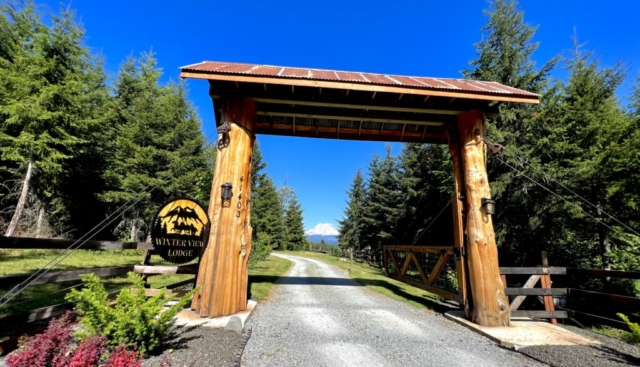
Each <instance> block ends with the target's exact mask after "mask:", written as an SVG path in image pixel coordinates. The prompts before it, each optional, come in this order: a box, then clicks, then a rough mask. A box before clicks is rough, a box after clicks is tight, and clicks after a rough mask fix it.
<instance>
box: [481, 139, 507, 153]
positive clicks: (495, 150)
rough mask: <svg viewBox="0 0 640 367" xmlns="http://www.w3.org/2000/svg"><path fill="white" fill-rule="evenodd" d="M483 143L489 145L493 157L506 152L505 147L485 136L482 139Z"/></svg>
mask: <svg viewBox="0 0 640 367" xmlns="http://www.w3.org/2000/svg"><path fill="white" fill-rule="evenodd" d="M482 141H483V142H484V143H485V144H486V145H487V148H489V150H490V151H491V155H492V156H493V155H498V154H500V153H502V151H503V150H504V145H501V144H496V143H492V142H490V141H489V140H487V138H486V137H484V136H483V137H482Z"/></svg>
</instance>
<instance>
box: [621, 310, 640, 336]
mask: <svg viewBox="0 0 640 367" xmlns="http://www.w3.org/2000/svg"><path fill="white" fill-rule="evenodd" d="M618 317H619V318H621V319H622V321H624V322H626V323H627V325H628V326H629V330H631V336H630V337H629V340H628V341H629V342H631V343H636V344H640V325H639V324H637V323H635V322H631V321H630V320H629V318H628V317H627V316H625V315H623V314H621V313H619V314H618Z"/></svg>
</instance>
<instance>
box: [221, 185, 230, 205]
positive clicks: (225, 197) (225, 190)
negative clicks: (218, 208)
mask: <svg viewBox="0 0 640 367" xmlns="http://www.w3.org/2000/svg"><path fill="white" fill-rule="evenodd" d="M221 187H222V193H221V194H220V197H221V198H222V201H229V200H231V197H232V196H233V193H232V192H231V189H233V185H231V182H225V183H224V184H223V185H222V186H221Z"/></svg>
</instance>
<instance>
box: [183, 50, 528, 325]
mask: <svg viewBox="0 0 640 367" xmlns="http://www.w3.org/2000/svg"><path fill="white" fill-rule="evenodd" d="M180 76H181V77H182V78H194V79H205V80H208V81H209V84H210V89H209V94H210V96H211V98H212V99H213V105H214V111H215V114H216V121H217V124H218V131H219V132H220V133H221V134H220V137H219V146H218V149H219V151H218V155H217V158H216V167H215V171H214V180H213V185H212V188H211V199H210V202H209V217H210V218H211V235H210V240H209V247H208V248H207V250H206V252H205V254H204V256H203V258H202V261H201V263H200V269H199V274H198V279H197V284H198V285H200V286H201V290H200V292H199V293H198V294H196V296H195V298H194V301H193V304H192V308H193V309H194V310H195V311H196V312H197V313H199V314H200V315H201V316H203V317H217V316H223V315H229V314H233V313H236V312H239V311H242V310H244V309H245V308H246V305H247V280H248V274H247V261H248V258H249V253H250V251H251V225H250V222H249V217H250V208H251V197H250V195H251V193H250V182H251V180H250V177H249V175H250V172H251V170H250V167H251V156H252V151H253V143H254V141H255V135H256V134H269V135H282V136H299V137H310V138H325V139H345V140H369V141H390V142H417V143H431V144H448V145H449V152H450V154H451V158H452V161H453V167H454V172H453V173H454V177H455V191H454V192H455V197H457V198H459V199H463V201H462V205H457V206H456V207H457V208H458V209H457V210H454V222H455V223H456V225H457V228H458V229H459V230H457V231H456V232H457V233H458V235H457V236H456V238H455V242H456V246H457V247H464V248H466V251H465V253H466V254H467V256H466V259H463V263H464V262H466V265H467V267H468V271H469V280H470V291H471V294H472V295H473V299H474V302H473V310H472V320H473V321H475V322H477V323H478V324H480V325H483V326H503V325H508V324H509V316H510V311H509V305H508V304H505V301H504V299H505V295H504V286H503V285H502V282H501V279H500V272H499V268H498V251H497V247H496V242H495V235H494V232H493V224H492V221H491V216H490V215H487V214H486V213H485V211H484V208H483V207H482V205H481V200H482V198H490V197H491V194H490V191H489V182H488V178H487V172H486V166H485V156H486V145H485V142H484V139H483V138H484V136H485V125H484V116H486V115H489V114H496V113H497V112H498V105H499V104H500V103H504V102H509V103H533V104H536V103H539V96H538V95H537V94H534V93H530V92H527V91H523V90H519V89H515V88H511V87H508V86H504V85H501V84H498V83H495V82H481V81H471V80H461V79H442V78H425V77H407V76H396V75H383V74H371V73H358V72H343V71H332V70H318V69H303V68H289V67H280V66H268V65H252V64H236V63H226V62H202V63H198V64H194V65H189V66H185V67H183V68H182V70H181V75H180ZM227 182H228V183H231V185H232V193H233V195H232V197H231V199H229V200H222V199H221V191H222V188H221V186H222V184H224V183H227ZM465 234H466V236H465Z"/></svg>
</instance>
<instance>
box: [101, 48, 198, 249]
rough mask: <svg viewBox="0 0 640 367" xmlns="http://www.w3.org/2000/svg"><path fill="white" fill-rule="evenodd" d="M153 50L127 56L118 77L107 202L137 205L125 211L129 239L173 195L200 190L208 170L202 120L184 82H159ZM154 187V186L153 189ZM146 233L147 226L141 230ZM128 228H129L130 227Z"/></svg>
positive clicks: (135, 235)
mask: <svg viewBox="0 0 640 367" xmlns="http://www.w3.org/2000/svg"><path fill="white" fill-rule="evenodd" d="M161 74H162V73H161V70H159V69H158V68H157V67H156V61H155V59H154V57H153V55H152V54H143V55H142V57H141V59H140V60H138V61H136V60H134V59H133V58H130V59H128V60H127V61H126V62H125V64H124V65H123V66H122V68H121V70H120V73H119V74H118V80H117V81H116V99H115V101H114V113H113V114H112V118H113V121H114V122H113V123H114V125H115V129H116V131H117V135H116V137H115V141H114V144H113V147H112V148H113V155H112V160H111V162H110V165H109V169H108V170H107V172H106V173H105V179H106V180H107V182H108V183H109V185H110V189H109V190H108V191H107V192H105V193H104V194H102V195H101V198H102V200H103V201H105V202H107V203H111V204H113V205H114V207H116V206H120V205H122V204H124V203H126V202H132V201H133V202H135V201H137V204H136V205H135V206H134V207H133V208H132V209H131V210H130V211H129V212H128V213H126V214H125V222H126V223H127V225H126V226H127V227H129V228H131V231H130V233H131V237H135V238H131V240H136V238H137V236H138V235H137V233H138V231H137V230H136V227H137V228H140V225H141V224H146V223H148V221H149V220H150V219H151V217H152V216H153V215H154V214H155V212H156V211H157V210H158V208H159V206H160V205H162V204H164V203H165V202H167V201H168V200H169V199H173V198H177V197H180V196H186V197H194V196H196V195H197V194H198V180H199V179H201V177H202V176H204V175H205V174H210V171H208V170H207V162H206V157H205V155H204V152H203V149H204V145H205V144H204V136H203V134H202V131H201V130H200V121H199V120H198V118H197V116H196V115H195V111H193V109H192V107H191V105H190V104H189V102H187V100H186V91H185V89H184V86H183V85H181V84H175V83H169V84H168V85H165V86H160V85H159V82H158V81H159V78H160V76H161ZM152 189H153V190H152ZM143 232H144V231H143ZM127 233H129V231H127Z"/></svg>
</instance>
